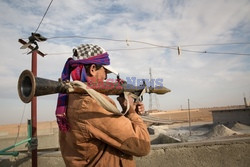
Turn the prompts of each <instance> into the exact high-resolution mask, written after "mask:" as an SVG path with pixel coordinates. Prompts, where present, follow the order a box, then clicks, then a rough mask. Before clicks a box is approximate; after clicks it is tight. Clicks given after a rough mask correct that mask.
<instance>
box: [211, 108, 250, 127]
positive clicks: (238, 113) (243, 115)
mask: <svg viewBox="0 0 250 167" xmlns="http://www.w3.org/2000/svg"><path fill="white" fill-rule="evenodd" d="M212 117H213V123H214V124H230V123H236V122H239V123H242V124H246V125H250V108H249V107H246V108H238V109H224V110H212Z"/></svg>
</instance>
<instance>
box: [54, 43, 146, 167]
mask: <svg viewBox="0 0 250 167" xmlns="http://www.w3.org/2000/svg"><path fill="white" fill-rule="evenodd" d="M73 52H74V54H73V58H70V59H68V61H67V62H66V64H65V67H64V70H63V73H62V79H63V80H69V79H70V76H71V78H72V79H73V80H79V81H82V82H93V81H103V80H105V79H107V73H111V72H113V73H116V72H115V71H114V70H113V69H112V68H111V67H110V66H108V65H109V64H110V62H109V56H108V53H107V52H106V51H105V50H104V49H103V48H101V47H99V46H97V45H91V44H85V45H80V46H79V47H77V48H76V49H74V50H73ZM116 74H117V73H116ZM102 96H103V97H104V98H105V99H107V100H108V101H109V102H110V103H112V104H113V105H115V102H114V101H112V99H110V98H109V97H108V96H106V95H104V94H102ZM117 100H118V101H119V103H120V105H121V107H122V109H123V110H126V107H128V106H127V101H126V100H125V99H124V97H122V96H120V97H118V98H117ZM128 101H129V109H128V111H127V113H126V115H122V114H120V115H117V114H114V113H112V112H110V111H108V110H106V109H104V108H103V106H101V105H100V103H99V102H98V101H97V100H95V99H94V98H93V97H92V96H90V95H88V94H77V93H75V94H69V95H66V94H60V95H59V97H58V104H57V110H56V115H57V121H58V125H59V128H60V134H59V142H60V149H61V153H62V157H63V159H64V162H65V164H66V166H67V167H82V166H95V167H99V166H103V167H119V166H124V167H133V166H135V162H134V161H133V156H145V155H147V154H148V153H149V151H150V139H149V134H148V131H147V128H146V126H145V124H144V123H143V120H142V119H141V117H140V116H139V115H138V114H142V113H143V112H144V105H143V104H142V103H139V104H134V101H133V99H132V98H131V97H130V96H129V98H128Z"/></svg>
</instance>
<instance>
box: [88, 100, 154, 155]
mask: <svg viewBox="0 0 250 167" xmlns="http://www.w3.org/2000/svg"><path fill="white" fill-rule="evenodd" d="M89 100H90V101H89V103H88V104H89V105H85V106H84V105H83V107H85V111H86V112H84V113H85V114H84V115H85V116H84V117H85V118H84V119H85V123H86V128H87V130H88V131H89V133H90V135H91V136H92V137H95V138H97V139H99V140H101V141H103V142H105V143H107V144H108V145H110V146H113V147H115V148H117V149H119V150H120V151H122V152H124V153H126V154H129V155H134V156H145V155H147V154H148V153H149V151H150V138H149V134H148V131H147V127H146V125H145V124H144V122H143V120H142V119H141V117H140V116H139V115H138V114H136V113H131V114H129V115H128V116H127V117H125V116H120V115H119V116H118V115H115V114H113V113H111V112H109V111H107V110H105V109H103V108H102V107H101V106H99V105H98V104H97V103H96V101H95V100H94V99H92V98H91V99H89Z"/></svg>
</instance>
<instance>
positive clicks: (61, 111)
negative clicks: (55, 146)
mask: <svg viewBox="0 0 250 167" xmlns="http://www.w3.org/2000/svg"><path fill="white" fill-rule="evenodd" d="M86 64H96V65H109V64H110V60H109V55H108V53H107V52H106V53H104V54H101V55H98V56H93V57H90V58H88V59H81V60H73V59H72V58H69V59H68V60H67V61H66V63H65V65H64V68H63V71H62V76H61V79H62V81H66V80H70V74H71V73H72V71H73V74H72V78H73V80H80V81H82V82H86V81H87V80H86V76H87V74H86V71H85V68H84V65H86ZM67 103H68V95H67V94H62V93H59V95H58V99H57V107H56V118H57V123H58V126H59V129H60V130H61V131H64V132H66V131H68V130H69V129H70V127H69V124H68V121H67V116H66V114H67V105H68V104H67Z"/></svg>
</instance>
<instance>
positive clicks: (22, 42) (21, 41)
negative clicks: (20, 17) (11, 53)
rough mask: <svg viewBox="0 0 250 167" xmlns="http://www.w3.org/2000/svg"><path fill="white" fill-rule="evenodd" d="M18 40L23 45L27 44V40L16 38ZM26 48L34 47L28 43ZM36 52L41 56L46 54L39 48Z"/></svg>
mask: <svg viewBox="0 0 250 167" xmlns="http://www.w3.org/2000/svg"><path fill="white" fill-rule="evenodd" d="M18 42H20V43H21V44H23V45H26V44H27V42H26V41H24V40H23V39H18ZM28 48H29V49H31V50H33V49H34V47H33V46H32V45H29V46H28ZM37 54H39V55H40V56H42V57H44V56H46V54H44V53H43V52H41V51H40V50H37Z"/></svg>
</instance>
